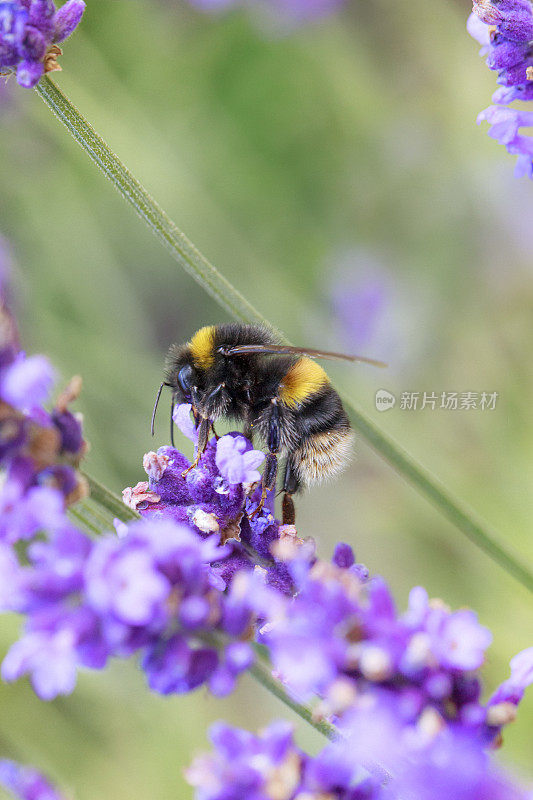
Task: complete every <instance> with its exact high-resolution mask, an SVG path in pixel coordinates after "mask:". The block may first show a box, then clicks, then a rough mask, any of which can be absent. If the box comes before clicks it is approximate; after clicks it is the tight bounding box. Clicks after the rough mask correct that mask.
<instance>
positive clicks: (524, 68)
mask: <svg viewBox="0 0 533 800" xmlns="http://www.w3.org/2000/svg"><path fill="white" fill-rule="evenodd" d="M467 30H468V32H469V33H470V35H471V36H472V37H473V38H474V39H476V40H477V41H478V42H479V43H480V44H481V45H482V48H481V51H480V55H482V56H486V57H487V59H486V63H487V66H488V67H489V69H492V70H497V71H498V83H499V84H500V85H501V86H502V87H503V88H502V89H498V90H497V91H496V92H495V93H494V95H493V97H492V99H493V102H494V103H497V104H498V105H497V106H491V107H489V108H487V109H486V110H485V111H483V112H482V113H481V114H480V115H479V116H478V123H479V122H481V121H482V120H486V121H487V122H489V123H490V125H491V128H490V130H489V136H491V137H492V138H493V139H497V140H498V141H499V142H500V143H501V144H503V145H505V147H506V148H507V152H509V153H511V154H512V155H516V156H518V159H517V164H516V170H515V174H516V175H517V176H522V175H526V176H528V177H533V145H532V139H531V137H529V136H523V135H520V134H519V133H518V131H519V128H522V127H530V126H531V118H532V114H531V112H525V111H521V110H518V109H514V108H505V109H504V108H501V107H499V106H502V105H508V104H509V103H512V102H513V101H514V100H531V99H533V83H532V78H533V57H532V44H533V7H532V5H531V3H530V1H529V0H474V9H473V13H472V14H471V16H470V17H469V19H468V22H467Z"/></svg>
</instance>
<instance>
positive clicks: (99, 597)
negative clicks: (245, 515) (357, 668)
mask: <svg viewBox="0 0 533 800" xmlns="http://www.w3.org/2000/svg"><path fill="white" fill-rule="evenodd" d="M230 553H231V548H230V547H228V546H220V545H219V537H217V536H215V537H208V538H201V537H200V536H199V535H198V534H197V533H195V532H194V531H193V530H192V529H191V528H189V527H185V526H184V525H176V524H175V523H174V522H172V521H171V520H168V519H159V520H158V519H148V520H142V521H140V522H137V523H132V524H131V525H130V526H129V528H128V533H127V535H126V536H124V537H122V538H118V537H116V536H114V535H110V536H104V537H102V538H100V539H98V540H97V541H94V542H93V541H91V540H90V539H88V538H87V537H85V536H84V535H83V534H81V533H80V532H79V531H77V530H75V529H74V528H72V527H71V526H66V525H64V526H63V527H62V528H61V529H60V530H59V531H58V532H57V533H55V534H53V535H52V536H51V537H50V539H49V540H47V541H36V542H34V543H32V544H31V545H30V547H29V548H28V549H27V552H26V558H27V561H28V564H26V565H22V566H19V565H17V563H16V561H13V559H12V558H10V557H9V553H8V552H6V551H5V550H4V549H3V548H2V549H0V578H3V577H4V576H5V577H6V578H7V580H8V581H9V582H10V584H11V588H12V590H13V594H7V593H6V597H3V592H2V594H1V595H0V606H1V607H2V608H3V609H4V610H11V609H12V610H16V611H19V612H22V613H25V614H26V615H27V622H26V631H25V633H24V634H23V636H22V638H21V639H20V640H19V641H18V642H16V643H15V644H14V645H13V646H12V647H11V649H10V650H9V652H8V654H7V656H6V657H5V659H4V662H3V664H2V676H3V678H4V680H7V681H13V680H16V679H17V678H20V677H21V676H23V675H26V674H28V675H29V676H30V678H31V682H32V685H33V687H34V689H35V691H36V692H37V694H38V695H39V697H41V698H42V699H44V700H50V699H52V698H53V697H55V696H56V695H58V694H68V693H70V692H72V691H73V689H74V686H75V684H76V679H77V672H78V670H79V669H80V667H89V668H94V669H101V668H103V667H104V666H105V664H106V662H107V660H108V658H110V657H112V656H115V657H117V656H119V657H127V656H130V655H132V654H134V653H139V654H140V655H141V657H142V664H143V668H144V669H145V671H146V675H147V678H148V681H149V684H150V686H151V688H153V689H154V691H160V692H163V693H169V692H178V691H180V692H182V691H191V690H192V689H194V688H196V687H197V686H199V685H201V684H202V683H206V682H207V683H209V686H210V688H211V690H212V691H213V692H215V693H217V694H224V693H227V692H228V691H231V690H232V689H233V687H234V685H235V681H236V679H237V677H238V675H239V674H240V673H241V672H242V671H244V670H245V669H247V668H248V667H249V666H250V664H251V662H252V660H253V653H252V651H251V649H250V648H249V646H248V645H247V644H246V643H245V642H242V641H235V639H237V640H240V638H241V637H242V636H243V634H244V633H245V632H246V631H248V630H249V629H250V626H251V624H252V621H253V614H252V610H251V604H250V602H249V598H248V597H247V596H246V595H245V594H241V595H240V597H237V596H236V595H235V593H231V594H230V595H229V596H226V595H224V594H223V593H222V592H223V590H224V588H225V583H224V582H223V581H222V582H221V581H220V578H219V577H218V575H217V574H216V572H215V571H214V570H213V567H212V566H211V565H212V563H213V562H214V563H220V562H222V561H223V560H224V559H225V558H226V557H227V556H228V555H230ZM10 571H12V574H11V575H10V574H9V572H10ZM226 604H227V606H228V613H227V612H226ZM200 634H202V635H205V634H209V635H210V636H211V637H212V638H213V637H215V636H218V637H219V638H220V642H219V643H218V644H217V642H216V640H215V644H213V645H212V646H206V647H199V646H198V639H197V637H198V635H200Z"/></svg>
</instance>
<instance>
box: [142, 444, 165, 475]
mask: <svg viewBox="0 0 533 800" xmlns="http://www.w3.org/2000/svg"><path fill="white" fill-rule="evenodd" d="M169 461H170V458H169V457H168V456H167V455H166V454H165V453H155V452H154V451H153V450H151V451H150V452H149V453H146V454H145V455H144V457H143V469H144V471H145V472H146V474H147V475H148V477H149V478H152V480H154V481H160V480H161V478H162V477H163V475H164V474H165V470H166V468H167V467H168V464H169Z"/></svg>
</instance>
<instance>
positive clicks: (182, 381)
mask: <svg viewBox="0 0 533 800" xmlns="http://www.w3.org/2000/svg"><path fill="white" fill-rule="evenodd" d="M192 376H193V368H192V367H191V366H190V365H189V364H187V366H185V367H182V368H181V369H180V371H179V372H178V383H179V385H180V386H181V388H182V389H183V391H184V392H185V393H188V392H189V391H190V389H191V378H192Z"/></svg>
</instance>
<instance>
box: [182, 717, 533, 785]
mask: <svg viewBox="0 0 533 800" xmlns="http://www.w3.org/2000/svg"><path fill="white" fill-rule="evenodd" d="M345 734H346V735H345V736H344V737H342V738H340V739H339V740H338V741H336V742H334V743H332V744H330V745H328V746H327V747H325V748H324V749H323V750H322V752H321V753H319V754H318V755H317V756H315V757H314V758H313V757H310V756H308V755H307V754H305V753H304V752H302V751H301V750H300V749H299V748H298V747H297V746H296V745H295V743H294V739H293V733H292V729H291V726H290V725H288V724H286V723H283V722H277V723H274V724H272V725H270V726H269V727H268V728H267V729H266V730H264V731H263V732H261V733H260V734H259V735H257V736H255V735H254V734H251V733H249V732H248V731H244V730H239V729H237V728H231V727H229V726H228V725H226V724H224V723H221V722H219V723H217V724H216V725H213V726H212V728H211V731H210V738H211V742H212V744H213V747H214V750H213V752H212V753H210V754H208V755H207V754H206V755H202V756H199V757H198V758H196V759H195V761H194V762H193V764H192V765H191V767H190V768H189V769H188V770H187V772H186V777H187V780H188V781H189V783H190V784H191V785H192V786H194V787H195V789H196V793H195V797H196V798H197V800H241V798H247V800H326V798H327V800H337V799H338V800H400V799H401V798H408V797H409V798H416V799H417V800H450V798H453V800H526V794H525V793H524V792H522V791H521V790H520V789H519V788H518V787H517V786H515V785H513V784H512V783H511V782H510V781H509V780H508V779H507V777H506V776H505V775H503V774H502V773H501V772H499V771H498V770H497V769H496V768H495V767H494V765H493V764H492V763H491V762H490V758H489V756H488V755H487V754H486V753H485V752H484V751H483V750H482V749H481V748H480V746H479V743H478V742H476V741H475V740H474V739H472V738H471V737H468V736H466V735H464V733H462V734H460V735H455V734H454V733H452V732H451V731H450V730H446V731H444V732H442V733H439V732H437V733H432V734H430V733H428V732H425V731H424V730H423V729H420V730H419V731H418V732H417V735H415V736H413V734H412V731H409V730H407V729H406V728H405V727H404V725H403V723H402V720H401V719H400V718H398V716H397V714H396V711H395V708H394V707H393V706H390V705H387V704H385V703H383V702H381V701H379V702H374V703H367V704H366V706H364V705H363V706H362V707H361V708H359V709H358V710H357V711H356V712H354V714H353V716H352V719H351V726H350V728H349V729H347V730H346V731H345Z"/></svg>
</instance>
